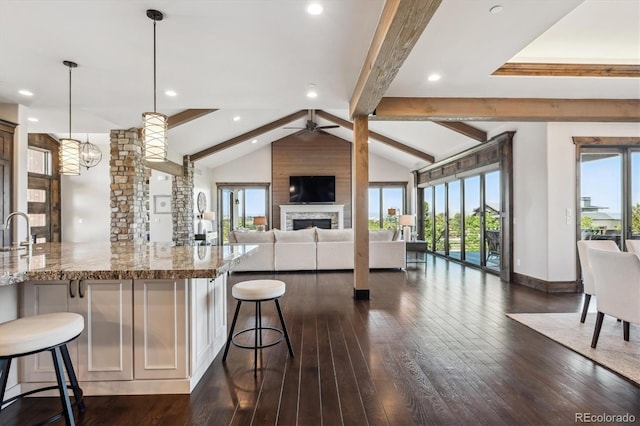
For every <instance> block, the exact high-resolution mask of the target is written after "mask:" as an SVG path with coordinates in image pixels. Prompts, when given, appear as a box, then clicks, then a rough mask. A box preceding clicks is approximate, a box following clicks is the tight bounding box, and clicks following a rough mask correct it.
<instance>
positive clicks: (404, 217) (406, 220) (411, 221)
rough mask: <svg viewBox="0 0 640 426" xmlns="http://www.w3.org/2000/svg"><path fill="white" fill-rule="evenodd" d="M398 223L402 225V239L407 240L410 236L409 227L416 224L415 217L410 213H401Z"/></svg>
mask: <svg viewBox="0 0 640 426" xmlns="http://www.w3.org/2000/svg"><path fill="white" fill-rule="evenodd" d="M398 223H399V224H400V225H402V227H403V228H402V239H403V240H405V241H409V240H410V239H411V238H410V237H411V227H412V226H413V225H415V224H416V217H415V216H414V215H412V214H401V215H400V219H398Z"/></svg>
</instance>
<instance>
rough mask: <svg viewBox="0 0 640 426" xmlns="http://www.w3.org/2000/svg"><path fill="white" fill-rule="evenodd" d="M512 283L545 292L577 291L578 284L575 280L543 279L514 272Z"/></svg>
mask: <svg viewBox="0 0 640 426" xmlns="http://www.w3.org/2000/svg"><path fill="white" fill-rule="evenodd" d="M511 283H512V284H519V285H522V286H525V287H529V288H533V289H535V290H539V291H543V292H545V293H577V292H578V291H579V285H578V282H577V281H545V280H541V279H539V278H534V277H530V276H528V275H523V274H518V273H517V272H514V273H513V274H512V276H511Z"/></svg>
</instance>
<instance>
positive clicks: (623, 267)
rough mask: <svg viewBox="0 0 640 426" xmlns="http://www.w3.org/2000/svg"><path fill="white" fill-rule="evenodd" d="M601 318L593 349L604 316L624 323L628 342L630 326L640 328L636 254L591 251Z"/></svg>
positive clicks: (639, 262) (638, 260)
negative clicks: (638, 326) (635, 325)
mask: <svg viewBox="0 0 640 426" xmlns="http://www.w3.org/2000/svg"><path fill="white" fill-rule="evenodd" d="M587 254H588V257H589V262H590V264H591V269H592V271H593V279H594V283H595V287H596V296H597V297H596V306H597V310H598V315H597V317H596V325H595V328H594V330H593V339H592V340H591V347H592V348H595V347H596V345H597V344H598V337H599V336H600V329H601V328H602V321H603V320H604V315H605V314H607V315H611V316H613V317H615V318H618V319H619V320H622V325H623V327H622V328H623V334H624V340H625V341H629V325H630V323H634V324H640V257H638V256H636V255H635V254H634V253H626V252H614V251H609V250H600V249H595V248H589V250H588V253H587Z"/></svg>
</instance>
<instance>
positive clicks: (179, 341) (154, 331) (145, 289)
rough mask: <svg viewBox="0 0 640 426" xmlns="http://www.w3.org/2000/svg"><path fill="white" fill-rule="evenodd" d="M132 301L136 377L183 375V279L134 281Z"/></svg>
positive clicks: (185, 351) (185, 371) (185, 370)
mask: <svg viewBox="0 0 640 426" xmlns="http://www.w3.org/2000/svg"><path fill="white" fill-rule="evenodd" d="M133 304H134V315H135V318H136V321H135V326H134V341H135V347H134V365H135V367H134V371H135V374H134V377H135V379H136V380H139V379H179V378H186V377H187V376H188V360H189V357H188V346H187V334H188V329H187V325H188V321H187V311H188V310H187V291H186V280H136V281H135V283H134V285H133Z"/></svg>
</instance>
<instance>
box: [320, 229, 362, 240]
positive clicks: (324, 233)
mask: <svg viewBox="0 0 640 426" xmlns="http://www.w3.org/2000/svg"><path fill="white" fill-rule="evenodd" d="M316 233H317V236H318V242H326V241H353V229H320V228H318V229H316Z"/></svg>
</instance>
